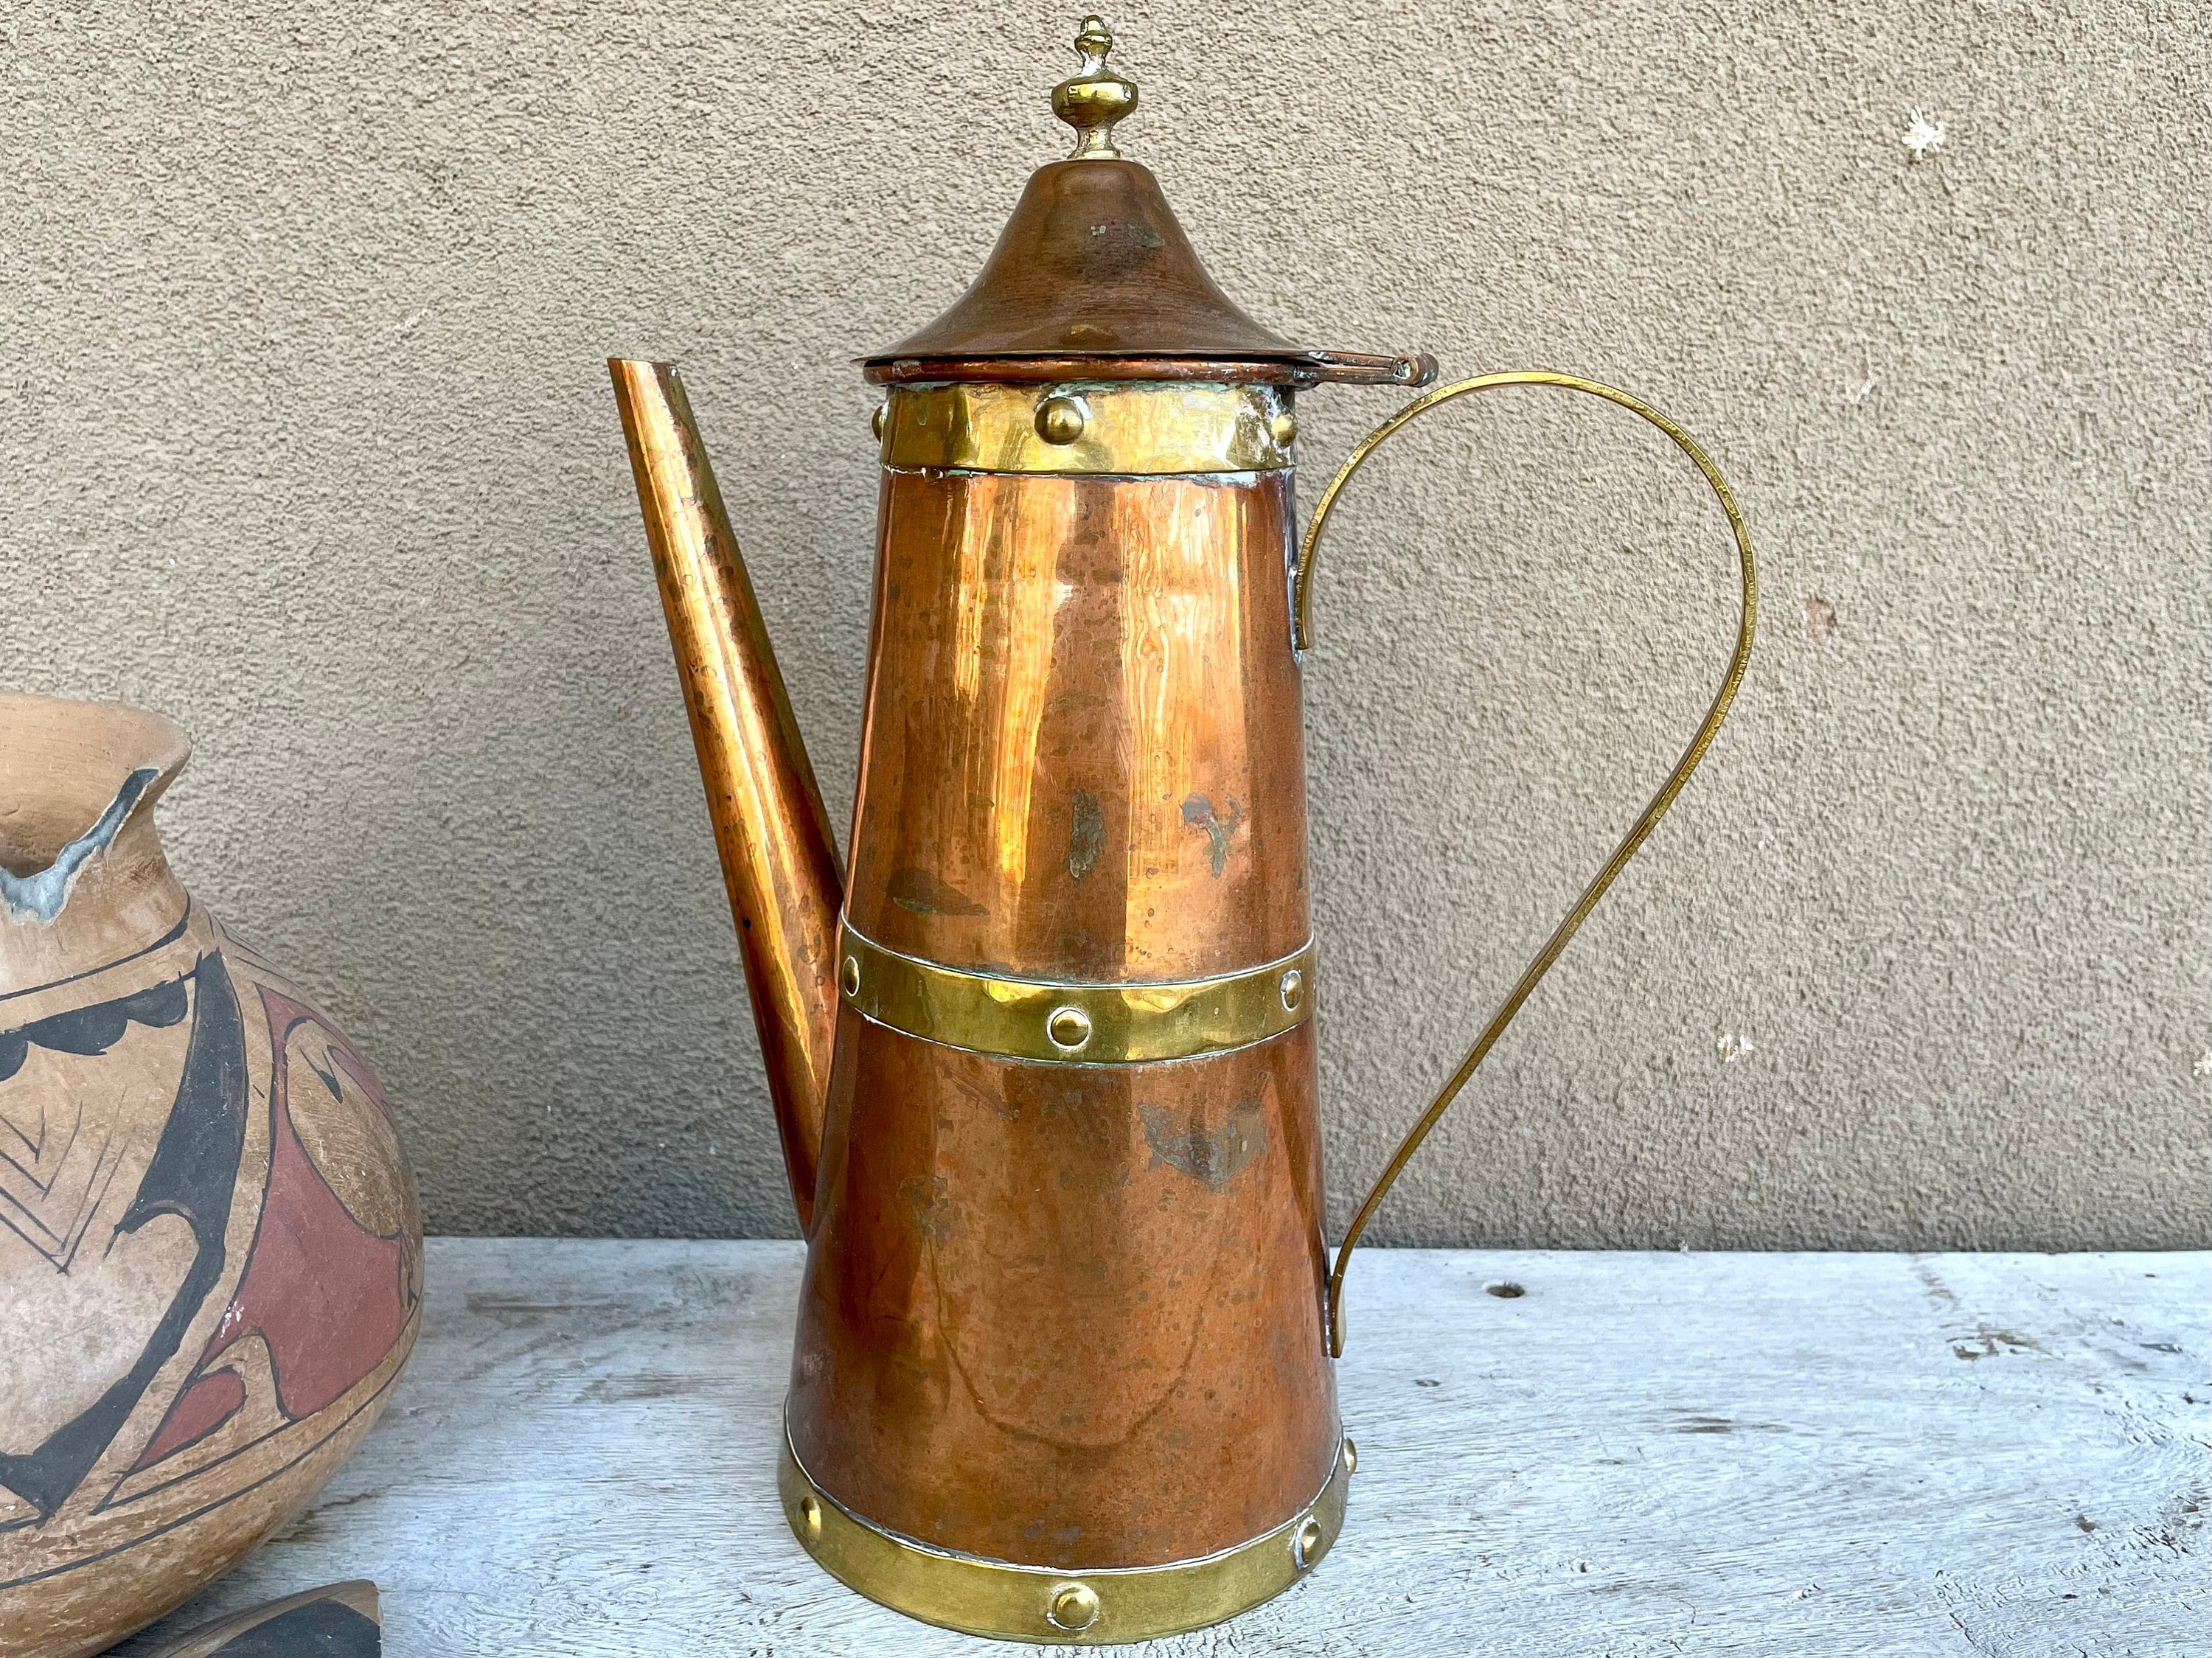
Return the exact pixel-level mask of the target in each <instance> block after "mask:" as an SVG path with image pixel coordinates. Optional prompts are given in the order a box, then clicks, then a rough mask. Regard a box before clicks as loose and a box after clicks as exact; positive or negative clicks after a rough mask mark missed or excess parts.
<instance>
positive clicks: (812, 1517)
mask: <svg viewBox="0 0 2212 1658" xmlns="http://www.w3.org/2000/svg"><path fill="white" fill-rule="evenodd" d="M799 1530H801V1531H802V1532H804V1533H805V1534H806V1540H807V1541H808V1542H810V1543H818V1542H820V1541H821V1540H822V1505H821V1504H820V1503H817V1502H816V1501H815V1500H814V1499H813V1498H812V1497H800V1498H799Z"/></svg>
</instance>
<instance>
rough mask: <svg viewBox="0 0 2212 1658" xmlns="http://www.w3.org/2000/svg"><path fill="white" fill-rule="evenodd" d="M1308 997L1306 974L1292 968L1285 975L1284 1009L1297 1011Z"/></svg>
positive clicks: (1289, 1011)
mask: <svg viewBox="0 0 2212 1658" xmlns="http://www.w3.org/2000/svg"><path fill="white" fill-rule="evenodd" d="M1305 999H1306V975H1304V974H1303V973H1301V972H1299V971H1298V970H1297V969H1296V968H1292V969H1291V970H1290V971H1289V972H1288V973H1285V975H1283V1011H1284V1012H1285V1013H1295V1012H1297V1011H1298V1004H1299V1003H1300V1002H1302V1001H1304V1000H1305Z"/></svg>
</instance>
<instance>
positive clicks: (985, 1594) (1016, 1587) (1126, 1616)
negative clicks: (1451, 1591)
mask: <svg viewBox="0 0 2212 1658" xmlns="http://www.w3.org/2000/svg"><path fill="white" fill-rule="evenodd" d="M1352 1467H1353V1457H1352V1442H1351V1441H1350V1440H1346V1441H1345V1442H1344V1446H1343V1448H1342V1450H1341V1451H1340V1453H1339V1454H1338V1455H1337V1459H1336V1462H1335V1466H1334V1467H1332V1468H1331V1469H1330V1470H1329V1476H1328V1480H1327V1482H1326V1483H1324V1484H1323V1485H1322V1488H1321V1491H1320V1493H1319V1494H1318V1495H1317V1496H1316V1497H1315V1498H1314V1500H1313V1501H1312V1502H1311V1503H1309V1504H1307V1505H1306V1507H1304V1508H1303V1509H1299V1510H1298V1512H1297V1513H1296V1514H1295V1515H1291V1518H1290V1519H1288V1520H1286V1521H1284V1522H1283V1523H1282V1524H1281V1525H1279V1526H1278V1527H1275V1529H1274V1530H1273V1531H1271V1532H1268V1533H1265V1534H1264V1535H1262V1536H1259V1537H1255V1538H1254V1539H1253V1540H1251V1541H1250V1542H1249V1543H1240V1544H1238V1545H1237V1546H1236V1547H1234V1548H1229V1549H1224V1550H1222V1551H1221V1552H1219V1553H1218V1554H1209V1555H1206V1556H1204V1557H1203V1558H1200V1559H1196V1560H1176V1561H1171V1562H1170V1563H1169V1564H1166V1565H1162V1566H1120V1567H1114V1568H1111V1569H1109V1570H1103V1571H1062V1570H1056V1569H1054V1568H1053V1567H1049V1566H1018V1565H1014V1564H1010V1563H1009V1562H1006V1561H1004V1560H986V1559H983V1558H980V1557H978V1556H975V1555H972V1554H956V1553H954V1552H951V1550H949V1549H939V1548H933V1547H931V1546H929V1545H928V1544H927V1543H920V1542H916V1541H915V1540H914V1539H912V1538H910V1537H902V1536H901V1535H900V1534H899V1533H896V1532H890V1531H885V1530H884V1528H883V1527H879V1526H875V1525H872V1524H870V1523H869V1522H868V1521H866V1520H863V1519H861V1518H860V1515H856V1514H854V1513H852V1512H851V1511H850V1510H849V1509H845V1508H843V1507H842V1506H840V1505H839V1503H837V1501H836V1498H835V1497H830V1496H829V1494H828V1493H826V1492H824V1491H823V1490H822V1489H821V1488H820V1487H819V1486H817V1485H815V1483H814V1482H813V1480H812V1479H809V1478H808V1477H807V1473H806V1470H805V1468H803V1467H800V1466H799V1455H798V1453H797V1452H795V1451H794V1450H793V1449H792V1447H791V1437H790V1435H789V1434H788V1433H786V1435H785V1436H784V1442H783V1458H782V1466H781V1467H780V1468H779V1469H778V1471H777V1476H776V1485H777V1488H778V1489H779V1490H780V1491H781V1492H782V1494H783V1514H784V1518H785V1519H786V1520H787V1521H790V1523H791V1529H792V1533H793V1535H794V1536H796V1537H797V1538H798V1539H799V1542H800V1544H801V1545H802V1546H804V1547H805V1550H806V1552H808V1553H809V1554H811V1555H812V1556H813V1557H814V1558H815V1560H816V1561H817V1563H818V1564H820V1565H821V1566H822V1567H823V1570H826V1571H828V1572H829V1575H830V1576H833V1577H835V1578H836V1579H837V1580H838V1581H839V1582H842V1583H845V1584H847V1585H848V1587H850V1588H855V1589H858V1590H859V1591H860V1593H861V1594H865V1595H866V1596H867V1597H868V1599H870V1600H873V1601H876V1602H877V1603H878V1604H879V1605H881V1606H889V1607H890V1609H891V1610H892V1611H894V1612H904V1613H905V1614H906V1615H907V1616H908V1617H909V1618H919V1619H921V1621H922V1622H924V1623H926V1624H935V1625H939V1626H940V1627H942V1628H945V1629H954V1630H961V1631H965V1632H966V1633H968V1634H970V1635H987V1636H992V1637H996V1638H997V1639H999V1640H1002V1641H1035V1642H1041V1643H1050V1644H1053V1645H1055V1646H1080V1647H1094V1646H1107V1645H1110V1644H1112V1643H1115V1642H1122V1641H1152V1640H1157V1639H1158V1638H1160V1637H1163V1636H1169V1635H1179V1634H1181V1633H1182V1631H1185V1630H1194V1629H1203V1628H1205V1627H1206V1625H1208V1624H1218V1623H1219V1622H1220V1621H1221V1620H1222V1619H1225V1618H1233V1617H1235V1616H1236V1615H1237V1613H1238V1612H1244V1611H1248V1610H1249V1609H1250V1608H1251V1607H1253V1606H1258V1605H1259V1604H1260V1603H1261V1601H1263V1600H1273V1598H1274V1597H1275V1596H1276V1595H1278V1594H1281V1593H1282V1592H1283V1591H1284V1590H1285V1589H1286V1588H1290V1587H1291V1584H1293V1583H1295V1582H1297V1581H1298V1579H1299V1578H1301V1577H1303V1576H1305V1575H1306V1573H1308V1572H1309V1571H1310V1570H1313V1568H1314V1567H1315V1566H1316V1564H1319V1562H1320V1560H1321V1558H1322V1556H1323V1555H1325V1554H1327V1553H1328V1550H1329V1545H1331V1544H1332V1543H1334V1542H1335V1541H1336V1534H1337V1533H1338V1532H1339V1531H1340V1530H1342V1529H1343V1527H1344V1501H1345V1495H1346V1490H1347V1488H1348V1487H1349V1486H1350V1485H1351V1483H1352Z"/></svg>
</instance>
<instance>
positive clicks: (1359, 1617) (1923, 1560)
mask: <svg viewBox="0 0 2212 1658" xmlns="http://www.w3.org/2000/svg"><path fill="white" fill-rule="evenodd" d="M429 1265H430V1270H429V1274H428V1276H429V1284H430V1288H429V1301H428V1318H427V1321H426V1323H425V1327H424V1329H423V1333H422V1341H421V1345H419V1347H418V1348H417V1350H416V1357H415V1361H414V1365H413V1368H412V1369H411V1370H410V1372H409V1374H408V1376H406V1378H405V1380H404V1382H403V1383H402V1386H401V1389H400V1394H399V1397H398V1400H396V1401H395V1403H394V1404H393V1406H392V1410H391V1412H389V1414H388V1415H387V1416H386V1418H385V1421H384V1422H383V1424H381V1425H380V1427H379V1428H378V1429H377V1430H376V1431H375V1433H374V1435H373V1436H371V1437H370V1439H369V1440H368V1442H367V1443H366V1444H365V1445H364V1446H363V1447H362V1450H361V1451H360V1453H359V1454H358V1455H356V1457H355V1458H354V1459H353V1461H351V1462H350V1463H349V1464H348V1465H347V1467H345V1468H344V1469H343V1471H342V1472H341V1473H339V1474H338V1476H337V1478H336V1479H334V1480H333V1481H332V1482H331V1485H330V1487H329V1488H328V1490H327V1491H325V1493H324V1495H323V1497H322V1498H321V1500H320V1501H319V1503H317V1505H316V1506H315V1507H314V1508H313V1509H311V1510H310V1511H309V1512H308V1513H307V1514H306V1515H304V1516H303V1517H302V1518H301V1520H300V1521H298V1522H297V1523H296V1524H295V1526H293V1527H291V1528H290V1530H289V1531H288V1532H286V1533H283V1534H282V1535H280V1536H279V1537H278V1538H277V1539H276V1540H274V1541H272V1542H271V1543H270V1544H269V1545H268V1546H266V1547H264V1549H263V1550H262V1551H261V1552H259V1553H258V1555H257V1556H255V1557H254V1558H252V1560H250V1561H249V1562H248V1563H247V1564H246V1565H245V1566H244V1567H242V1568H241V1569H240V1570H239V1571H237V1572H236V1573H234V1574H233V1576H231V1577H230V1578H228V1580H226V1581H225V1582H222V1583H221V1584H219V1585H217V1586H216V1588H214V1589H212V1590H211V1591H210V1592H209V1593H208V1594H204V1595H203V1596H202V1597H201V1598H200V1599H199V1600H197V1601H196V1602H195V1603H193V1604H192V1605H191V1606H187V1607H185V1608H184V1609H183V1610H182V1611H181V1612H179V1613H177V1614H176V1615H175V1616H174V1617H173V1619H170V1620H168V1621H167V1623H166V1624H165V1625H163V1626H162V1627H164V1628H168V1629H170V1630H172V1631H181V1630H183V1629H185V1628H187V1627H189V1626H190V1625H191V1624H192V1623H193V1622H195V1621H197V1620H199V1619H205V1618H208V1617H210V1616H213V1615H215V1614H216V1613H218V1612H224V1611H228V1610H231V1609H234V1608H236V1607H240V1606H246V1605H247V1604H250V1603H251V1602H252V1601H255V1600H262V1599H265V1598H267V1597H268V1596H270V1595H272V1594H279V1593H283V1592H285V1591H287V1590H289V1589H294V1588H301V1587H304V1586H305V1585H307V1584H310V1583H314V1582H324V1581H327V1580H329V1579H331V1578H333V1577H337V1576H373V1577H374V1578H375V1579H376V1580H377V1582H379V1583H380V1585H381V1586H382V1588H383V1603H384V1613H385V1635H386V1646H387V1649H388V1650H389V1651H390V1652H392V1654H394V1655H395V1658H418V1655H420V1658H431V1655H436V1658H468V1655H486V1658H534V1655H545V1658H582V1655H591V1658H599V1655H606V1658H614V1655H623V1658H630V1655H638V1658H661V1655H670V1658H673V1655H693V1654H698V1655H706V1654H710V1653H711V1654H715V1655H722V1654H729V1655H754V1658H848V1655H851V1654H854V1653H862V1652H894V1651H895V1652H898V1653H901V1654H904V1655H914V1658H933V1655H952V1654H961V1655H975V1658H984V1655H989V1654H992V1653H999V1652H1006V1651H1010V1650H1013V1649H1012V1648H1009V1647H1007V1646H1006V1645H1003V1644H1000V1643H984V1642H978V1641H970V1640H967V1639H965V1638H963V1637H957V1636H952V1635H949V1634H944V1633H941V1632H939V1631H930V1630H927V1629H924V1628H922V1627H921V1626H919V1625H911V1624H908V1623H906V1622H904V1621H903V1620H901V1619H896V1618H894V1617H893V1616H892V1615H891V1614H889V1613H886V1612H881V1611H879V1610H878V1609H877V1608H876V1607H874V1606H871V1605H869V1604H868V1603H867V1602H866V1601H865V1600H860V1598H859V1597H857V1596H855V1595H854V1594H851V1593H849V1592H848V1591H847V1590H845V1589H844V1588H841V1587H839V1586H838V1585H837V1584H836V1583H835V1582H831V1581H830V1580H829V1578H827V1577H825V1576H823V1575H822V1574H821V1572H820V1571H819V1570H817V1569H816V1568H815V1567H814V1566H813V1564H811V1562H809V1561H808V1560H807V1559H806V1558H805V1556H804V1555H802V1554H801V1553H800V1552H799V1548H798V1546H797V1545H796V1544H795V1543H793V1541H792V1540H791V1539H790V1537H789V1536H788V1535H787V1533H785V1531H784V1529H783V1525H782V1521H781V1517H780V1516H779V1515H778V1513H777V1509H776V1500H775V1448H776V1437H777V1410H778V1404H779V1401H780V1400H781V1396H782V1393H783V1388H784V1382H785V1376H786V1369H787V1353H788V1350H789V1343H790V1337H791V1329H792V1315H793V1306H794V1303H795V1302H796V1299H797V1295H798V1285H799V1266H800V1256H799V1249H798V1247H797V1246H796V1245H793V1244H787V1243H738V1242H720V1243H671V1242H537V1241H526V1240H501V1239H471V1240H462V1239H445V1240H437V1241H434V1242H433V1244H432V1247H431V1252H430V1263H429ZM1492 1284H1518V1285H1520V1286H1522V1288H1523V1290H1524V1291H1525V1293H1524V1294H1522V1295H1521V1296H1518V1297H1500V1296H1497V1295H1493V1294H1491V1293H1487V1292H1486V1291H1487V1286H1490V1285H1492ZM2208 1297H2212V1256H2206V1255H2203V1254H2127V1255H2120V1254H2111V1255H2057V1256H2048V1255H2025V1256H1995V1255H1925V1256H1903V1255H1843V1254H1768V1255H1750V1254H1557V1253H1546V1254H1534V1253H1504V1252H1460V1251H1437V1252H1425V1251H1423V1252H1416V1251H1384V1250H1378V1251H1376V1252H1374V1253H1373V1254H1366V1255H1363V1256H1362V1258H1361V1259H1360V1260H1359V1262H1358V1266H1356V1267H1355V1268H1354V1270H1353V1275H1352V1287H1351V1297H1350V1307H1351V1312H1352V1340H1351V1347H1350V1351H1348V1353H1347V1355H1346V1359H1345V1361H1344V1363H1343V1366H1342V1370H1341V1373H1340V1385H1341V1388H1342V1394H1343V1406H1344V1414H1345V1419H1346V1424H1347V1426H1348V1427H1349V1429H1350V1430H1351V1432H1352V1435H1353V1436H1354V1437H1355V1438H1356V1439H1357V1440H1358V1443H1359V1450H1360V1467H1359V1473H1358V1478H1357V1479H1355V1480H1354V1481H1353V1484H1352V1508H1351V1514H1350V1516H1349V1519H1348V1521H1347V1523H1346V1531H1345V1534H1344V1538H1343V1540H1342V1541H1341V1542H1340V1544H1339V1545H1338V1546H1337V1547H1336V1549H1335V1551H1334V1552H1333V1553H1332V1554H1331V1555H1330V1557H1329V1558H1328V1561H1327V1562H1326V1563H1324V1564H1323V1565H1322V1569H1321V1570H1319V1571H1318V1572H1317V1573H1316V1576H1314V1577H1313V1578H1312V1579H1310V1580H1309V1581H1308V1582H1306V1583H1304V1584H1303V1585H1301V1586H1300V1587H1299V1588H1297V1589H1295V1590H1293V1591H1292V1592H1291V1593H1290V1594H1287V1595H1285V1596H1284V1597H1283V1598H1282V1599H1281V1600H1278V1601H1275V1602H1274V1603H1273V1604H1272V1605H1270V1606H1265V1607H1262V1608H1261V1609H1260V1610H1259V1611H1257V1612H1253V1613H1250V1614H1249V1615H1248V1616H1246V1617H1245V1618H1243V1619H1239V1620H1237V1621H1236V1622H1234V1623H1231V1624H1230V1625H1224V1626H1222V1627H1220V1628H1218V1629H1216V1630H1213V1631H1205V1632H1202V1633H1200V1634H1197V1635H1194V1636H1188V1637H1182V1639H1180V1640H1176V1641H1169V1642H1161V1643H1154V1645H1152V1647H1150V1648H1146V1649H1143V1650H1145V1651H1146V1652H1149V1653H1152V1654H1155V1655H1158V1658H1167V1655H1200V1654H1204V1655H1208V1658H1242V1655H1259V1654H1263V1653H1264V1654H1270V1655H1300V1658H1319V1655H1352V1654H1368V1653H1375V1654H1385V1653H1387V1654H1394V1655H1395V1654H1407V1655H1413V1654H1419V1655H1460V1654H1474V1653H1483V1654H1494V1653H1507V1652H1510V1653H1513V1654H1516V1655H1521V1658H1553V1655H1556V1658H1594V1655H1601V1654H1602V1655H1613V1658H1643V1655H1650V1658H1662V1655H1663V1658H1705V1655H1722V1654H1746V1655H1759V1658H1771V1655H1776V1654H1789V1655H1792V1658H1824V1655H1831V1654H1832V1655H1837V1658H1844V1655H1849V1658H1883V1655H1899V1658H1903V1655H1914V1658H1918V1655H1950V1654H1958V1655H1966V1658H1974V1655H1981V1658H2030V1655H2033V1658H2042V1655H2051V1658H2058V1655H2067V1658H2075V1655H2082V1654H2087V1655H2093V1658H2176V1655H2183V1654H2203V1652H2204V1651H2205V1650H2206V1642H2207V1637H2206V1629H2207V1626H2208V1625H2207V1621H2206V1615H2205V1614H2206V1612H2207V1609H2208V1606H2212V1591H2209V1590H2208V1584H2207V1581H2206V1576H2205V1564H2204V1553H2203V1527H2204V1515H2205V1512H2206V1510H2207V1509H2212V1490H2208V1488H2209V1487H2212V1453H2208V1449H2207V1444H2206V1440H2207V1429H2208V1414H2212V1412H2209V1411H2208V1405H2207V1400H2208V1399H2212V1387H2208V1383H2207V1366H2208V1360H2212V1354H2208V1336H2207V1329H2206V1320H2205V1308H2206V1305H2207V1302H2208ZM157 1644H158V1631H149V1634H148V1635H147V1636H144V1637H140V1639H139V1640H138V1641H137V1642H134V1643H129V1644H128V1645H126V1646H125V1647H124V1648H122V1649H118V1655H124V1654H128V1655H143V1654H145V1653H147V1652H149V1651H151V1650H153V1649H155V1646H156V1645H157Z"/></svg>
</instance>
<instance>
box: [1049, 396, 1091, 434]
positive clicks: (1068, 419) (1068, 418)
mask: <svg viewBox="0 0 2212 1658" xmlns="http://www.w3.org/2000/svg"><path fill="white" fill-rule="evenodd" d="M1089 417H1090V411H1089V410H1086V409H1085V408H1084V406H1083V400H1082V399H1081V398H1070V397H1057V398H1046V399H1045V400H1044V401H1043V402H1042V403H1041V404H1037V411H1036V434H1037V435H1038V436H1039V437H1041V438H1042V439H1043V440H1045V441H1046V442H1047V443H1073V442H1074V441H1075V440H1076V439H1078V438H1079V437H1081V436H1082V435H1083V427H1084V422H1085V421H1086V420H1087V419H1088V418H1089Z"/></svg>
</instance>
